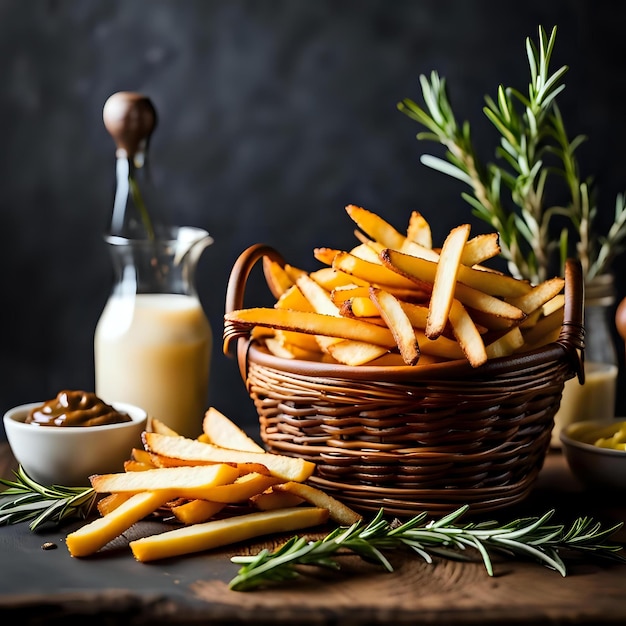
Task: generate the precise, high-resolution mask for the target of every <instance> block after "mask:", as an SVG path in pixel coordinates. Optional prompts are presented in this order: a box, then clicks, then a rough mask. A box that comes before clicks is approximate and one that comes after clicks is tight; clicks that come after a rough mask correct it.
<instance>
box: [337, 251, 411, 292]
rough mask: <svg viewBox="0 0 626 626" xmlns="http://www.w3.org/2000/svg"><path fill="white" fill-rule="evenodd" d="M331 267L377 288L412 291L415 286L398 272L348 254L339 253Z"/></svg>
mask: <svg viewBox="0 0 626 626" xmlns="http://www.w3.org/2000/svg"><path fill="white" fill-rule="evenodd" d="M333 267H334V268H335V269H338V270H341V271H342V272H345V273H346V274H349V275H350V276H353V277H355V278H358V279H361V280H366V281H368V284H372V285H375V286H378V287H385V288H387V287H392V288H401V289H412V288H413V289H414V288H415V284H414V283H413V282H412V281H411V280H410V279H408V278H406V277H405V276H402V275H401V274H399V273H398V272H396V271H394V270H392V269H389V268H388V267H385V266H384V265H382V263H381V264H378V263H372V262H370V261H364V260H363V259H359V257H356V256H354V255H352V254H350V253H349V252H339V253H338V254H336V255H335V259H334V260H333Z"/></svg>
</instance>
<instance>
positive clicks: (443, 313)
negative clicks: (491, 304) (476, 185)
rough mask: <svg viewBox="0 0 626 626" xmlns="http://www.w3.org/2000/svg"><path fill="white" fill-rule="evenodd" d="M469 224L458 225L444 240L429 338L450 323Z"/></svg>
mask: <svg viewBox="0 0 626 626" xmlns="http://www.w3.org/2000/svg"><path fill="white" fill-rule="evenodd" d="M469 232H470V226H469V224H463V225H461V226H457V227H456V228H453V229H452V230H451V231H450V234H449V235H448V236H447V237H446V240H445V241H444V244H443V248H442V249H441V255H440V258H439V262H438V263H437V269H436V271H435V278H434V281H433V290H432V293H431V296H430V303H429V310H428V320H427V322H426V330H425V335H426V336H427V337H428V338H429V339H436V338H437V337H439V335H441V334H442V333H443V331H444V329H445V327H446V324H447V323H448V314H449V313H450V308H451V307H452V301H453V300H454V293H455V287H456V282H457V274H458V273H459V266H460V264H461V254H462V253H463V247H464V246H465V243H466V242H467V238H468V236H469Z"/></svg>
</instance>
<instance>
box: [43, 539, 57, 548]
mask: <svg viewBox="0 0 626 626" xmlns="http://www.w3.org/2000/svg"><path fill="white" fill-rule="evenodd" d="M41 549H42V550H56V549H57V544H56V543H53V542H52V541H46V543H44V544H42V546H41Z"/></svg>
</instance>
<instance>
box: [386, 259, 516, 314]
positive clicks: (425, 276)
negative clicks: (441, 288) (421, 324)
mask: <svg viewBox="0 0 626 626" xmlns="http://www.w3.org/2000/svg"><path fill="white" fill-rule="evenodd" d="M381 258H382V260H383V263H384V264H385V265H389V266H390V267H394V268H395V269H396V271H398V272H401V273H402V274H403V275H404V276H405V277H411V279H412V280H414V281H415V283H416V284H418V285H420V287H421V288H422V289H424V290H429V289H432V285H433V283H434V281H435V274H436V270H437V264H436V263H432V262H430V261H427V260H425V259H419V258H417V257H412V256H410V255H408V254H402V253H401V252H398V251H396V250H390V249H387V250H384V252H383V253H382V254H381ZM459 269H460V268H459ZM465 269H467V270H472V268H465ZM473 271H475V272H478V273H479V274H485V275H490V272H482V271H481V270H473ZM497 276H498V275H497ZM474 282H475V281H474ZM454 297H455V298H457V299H458V300H459V301H460V302H462V303H463V304H464V305H465V306H466V307H469V308H472V309H475V310H476V311H480V312H483V313H487V314H488V315H490V316H492V317H493V318H496V319H497V318H502V319H504V320H510V321H514V322H518V323H521V322H522V321H523V320H524V318H525V314H524V312H523V311H522V310H520V309H519V308H518V307H516V306H513V305H512V304H509V303H508V302H506V301H505V300H500V299H499V298H497V297H495V296H493V295H491V294H489V293H485V292H483V291H481V290H480V289H476V288H474V287H470V286H468V285H466V284H464V283H461V282H457V284H456V287H455V290H454ZM481 323H482V324H484V325H487V321H486V320H483V321H481Z"/></svg>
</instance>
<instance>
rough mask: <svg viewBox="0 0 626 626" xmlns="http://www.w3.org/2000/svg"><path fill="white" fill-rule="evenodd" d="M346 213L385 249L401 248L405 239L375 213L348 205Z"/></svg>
mask: <svg viewBox="0 0 626 626" xmlns="http://www.w3.org/2000/svg"><path fill="white" fill-rule="evenodd" d="M346 212H347V213H348V215H349V216H350V218H351V219H352V220H353V221H354V222H355V223H356V225H357V226H358V227H359V228H360V229H361V230H362V231H363V232H365V233H367V234H368V235H369V236H370V237H371V238H372V239H373V240H374V241H378V242H379V243H381V244H382V245H383V246H384V247H385V248H398V249H399V248H401V247H402V244H403V243H404V241H405V239H406V237H405V236H404V235H402V234H401V233H399V232H398V231H397V230H396V229H395V228H394V227H393V226H391V224H389V223H388V222H387V221H386V220H384V219H383V218H382V217H380V216H379V215H377V214H376V213H372V212H371V211H368V210H367V209H364V208H362V207H358V206H355V205H354V204H349V205H348V206H347V207H346Z"/></svg>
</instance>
